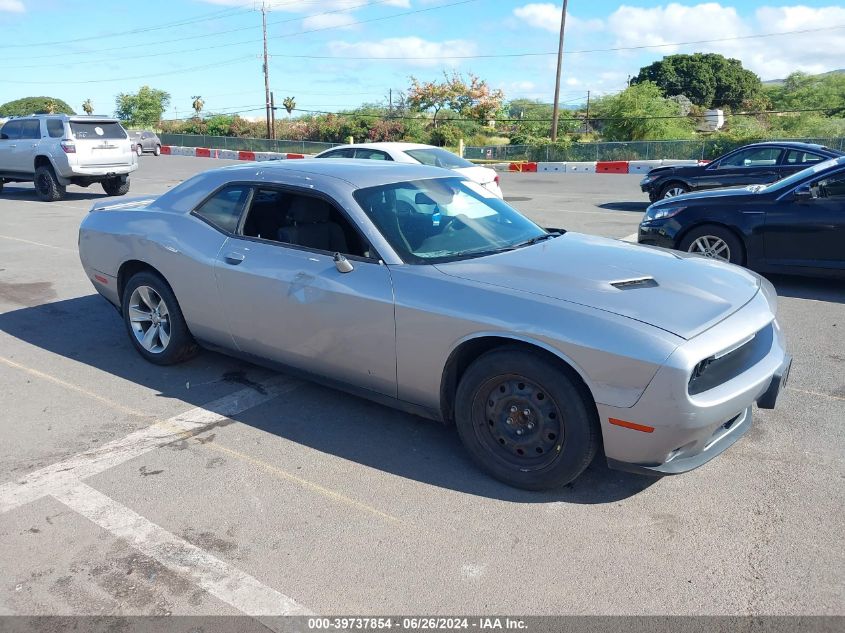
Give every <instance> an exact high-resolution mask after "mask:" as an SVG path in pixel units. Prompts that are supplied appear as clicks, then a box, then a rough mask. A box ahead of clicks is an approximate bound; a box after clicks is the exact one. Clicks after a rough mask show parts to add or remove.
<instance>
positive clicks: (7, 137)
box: [0, 119, 21, 171]
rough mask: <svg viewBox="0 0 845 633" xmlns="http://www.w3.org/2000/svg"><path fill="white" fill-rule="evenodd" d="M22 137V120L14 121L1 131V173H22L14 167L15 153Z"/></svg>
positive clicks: (7, 122) (9, 122) (8, 122)
mask: <svg viewBox="0 0 845 633" xmlns="http://www.w3.org/2000/svg"><path fill="white" fill-rule="evenodd" d="M20 137H21V120H20V119H12V120H11V121H6V124H5V125H4V126H3V128H2V129H0V171H20V169H17V168H16V167H15V166H14V161H13V152H14V151H15V150H16V149H17V146H18V143H19V142H20Z"/></svg>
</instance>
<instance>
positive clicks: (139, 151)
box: [135, 143, 144, 156]
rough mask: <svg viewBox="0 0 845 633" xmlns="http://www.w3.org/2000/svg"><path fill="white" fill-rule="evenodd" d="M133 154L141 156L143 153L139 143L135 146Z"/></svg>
mask: <svg viewBox="0 0 845 633" xmlns="http://www.w3.org/2000/svg"><path fill="white" fill-rule="evenodd" d="M135 153H136V154H138V156H140V155H141V154H143V153H144V148H143V147H141V144H140V143H138V144H137V145H136V146H135Z"/></svg>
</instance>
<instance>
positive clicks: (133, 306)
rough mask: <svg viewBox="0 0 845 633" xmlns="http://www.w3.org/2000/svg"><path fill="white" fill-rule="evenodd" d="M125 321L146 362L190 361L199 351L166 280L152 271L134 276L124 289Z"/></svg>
mask: <svg viewBox="0 0 845 633" xmlns="http://www.w3.org/2000/svg"><path fill="white" fill-rule="evenodd" d="M121 307H122V311H123V321H124V323H125V324H126V331H127V332H128V333H129V339H130V340H131V341H132V344H133V345H134V346H135V349H136V350H138V353H139V354H141V356H143V357H144V358H145V359H147V360H148V361H150V362H151V363H155V364H157V365H172V364H174V363H178V362H181V361H183V360H186V359H188V358H190V357H191V356H192V355H193V354H194V353H195V352H196V349H197V344H196V342H195V341H194V339H193V337H192V336H191V333H190V332H189V331H188V326H187V324H186V323H185V318H184V317H183V316H182V310H181V309H180V308H179V303H178V302H177V301H176V296H175V295H174V294H173V291H172V290H171V289H170V286H168V285H167V284H166V283H165V282H164V280H163V279H162V278H161V277H159V276H158V275H156V274H154V273H151V272H140V273H137V274H135V275H133V276H132V277H131V278H130V279H129V281H128V282H127V283H126V287H125V288H124V289H123V297H122V302H121Z"/></svg>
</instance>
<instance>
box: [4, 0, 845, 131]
mask: <svg viewBox="0 0 845 633" xmlns="http://www.w3.org/2000/svg"><path fill="white" fill-rule="evenodd" d="M261 4H262V3H261V1H260V0H125V1H124V2H120V3H117V2H113V1H109V2H105V1H103V0H85V1H82V0H0V34H2V37H0V63H2V66H3V72H2V74H0V103H5V102H6V101H10V100H12V99H17V98H21V97H26V96H36V95H46V96H50V97H57V98H60V99H63V100H64V101H66V102H68V103H69V104H70V105H71V107H73V108H74V109H75V110H76V111H77V112H81V105H82V102H83V101H85V99H91V101H92V102H93V104H94V107H95V112H96V113H97V114H103V115H110V114H113V112H114V107H115V106H114V102H115V96H116V95H117V94H118V93H121V92H134V91H136V90H137V89H138V88H139V87H140V86H142V85H145V84H146V85H149V86H152V87H154V88H158V89H162V90H165V91H167V92H168V93H170V95H171V104H170V107H169V109H168V111H167V112H166V113H165V118H186V117H187V116H188V115H189V114H191V113H192V111H191V103H192V101H193V99H192V97H193V96H194V95H200V96H202V97H203V100H204V102H205V110H206V111H208V112H240V113H242V114H243V115H244V116H247V117H250V118H253V117H257V118H260V117H261V116H263V115H262V112H263V107H264V77H263V73H262V60H261V54H262V37H261V11H260V8H261ZM265 4H266V6H267V9H268V11H267V32H268V51H269V54H270V64H269V67H270V86H271V89H272V90H273V92H274V93H275V98H276V102H277V105H281V101H282V99H283V98H285V97H288V96H292V97H294V98H295V100H296V106H297V108H298V109H300V110H302V111H338V110H343V109H344V108H350V107H355V106H357V105H360V104H361V103H364V102H386V101H387V99H388V95H389V92H390V91H391V90H392V91H393V93H394V94H397V93H398V92H400V91H405V90H407V88H408V85H409V77H411V76H414V77H417V78H418V79H420V80H423V81H427V80H436V79H438V78H440V77H442V74H443V72H444V71H449V72H451V71H452V70H456V71H459V72H462V73H469V72H472V73H474V74H476V75H478V76H479V77H480V78H482V79H484V80H486V81H487V83H488V84H490V85H491V86H492V87H495V88H500V89H502V90H503V91H504V93H505V96H506V98H507V99H515V98H521V97H524V98H530V99H537V100H540V101H542V102H549V103H550V102H551V101H552V100H553V98H554V82H555V63H556V52H557V44H558V31H559V27H560V12H561V4H562V2H557V3H554V2H525V1H518V0H517V1H507V0H266V1H265ZM713 40H719V41H713ZM564 49H565V54H564V63H563V74H562V84H561V97H560V100H561V102H562V103H564V104H568V105H576V104H580V103H583V102H584V101H585V100H586V94H587V91H590V92H591V94H592V95H598V94H608V93H613V92H617V91H619V90H621V89H623V88H624V87H625V85H626V82H627V80H628V78H629V77H630V76H633V75H636V74H637V72H638V71H639V69H640V68H641V67H642V66H645V65H647V64H649V63H651V62H653V61H656V60H659V59H661V58H662V57H663V56H664V55H668V54H672V53H679V52H680V53H690V52H699V51H700V52H717V53H722V54H724V55H726V56H728V57H734V58H737V59H739V60H740V61H742V63H743V65H744V66H745V67H746V68H749V69H751V70H753V71H754V72H756V73H757V74H758V75H760V76H761V78H762V79H763V80H768V79H779V78H783V77H785V76H786V75H787V74H789V73H790V72H793V71H796V70H802V71H805V72H809V73H818V72H825V71H829V70H834V69H838V68H842V67H845V5H842V4H841V2H840V3H837V2H835V1H831V0H819V1H816V0H803V1H802V2H800V3H799V2H794V1H782V0H765V1H760V2H757V1H754V0H733V1H725V2H685V1H680V2H665V3H663V2H658V1H655V0H652V1H644V0H629V1H627V2H624V3H622V4H620V3H619V2H616V1H609V0H570V2H569V6H568V14H567V25H566V35H565V45H564Z"/></svg>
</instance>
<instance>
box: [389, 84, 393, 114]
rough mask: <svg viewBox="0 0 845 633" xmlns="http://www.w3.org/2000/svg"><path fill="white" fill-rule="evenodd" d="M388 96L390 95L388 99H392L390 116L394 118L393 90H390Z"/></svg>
mask: <svg viewBox="0 0 845 633" xmlns="http://www.w3.org/2000/svg"><path fill="white" fill-rule="evenodd" d="M388 94H389V95H390V96H389V97H388V98H389V99H390V109H389V110H388V112H389V113H390V116H393V88H390V89H389V91H388Z"/></svg>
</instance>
